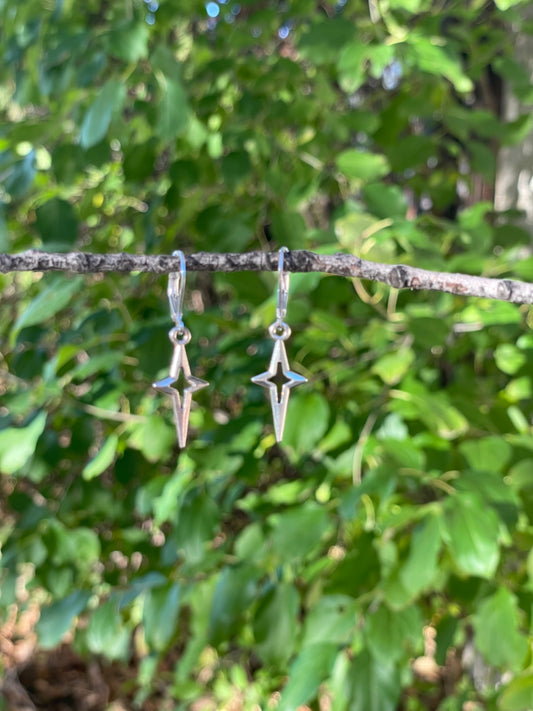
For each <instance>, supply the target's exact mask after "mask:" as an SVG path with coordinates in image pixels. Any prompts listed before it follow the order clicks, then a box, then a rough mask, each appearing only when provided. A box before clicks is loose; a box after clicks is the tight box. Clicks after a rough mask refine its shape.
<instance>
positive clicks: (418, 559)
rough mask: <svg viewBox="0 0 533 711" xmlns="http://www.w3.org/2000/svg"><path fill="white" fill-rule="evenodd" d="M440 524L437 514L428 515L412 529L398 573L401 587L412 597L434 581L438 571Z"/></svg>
mask: <svg viewBox="0 0 533 711" xmlns="http://www.w3.org/2000/svg"><path fill="white" fill-rule="evenodd" d="M440 526H441V524H440V519H439V518H438V517H437V516H428V517H427V518H426V519H424V521H422V523H420V524H419V525H418V526H417V527H416V528H415V530H414V531H413V535H412V537H411V545H410V548H409V555H408V556H407V559H406V561H405V563H404V564H403V565H402V567H401V568H400V573H399V577H400V580H401V582H402V585H403V587H404V588H405V589H406V590H407V591H408V592H409V594H410V596H411V598H413V599H414V598H415V597H416V596H417V595H419V594H420V593H421V592H423V591H424V590H426V589H427V588H428V587H429V586H430V585H431V584H432V583H433V582H434V579H435V577H436V575H437V574H438V572H439V568H438V557H439V552H440V548H441V534H440Z"/></svg>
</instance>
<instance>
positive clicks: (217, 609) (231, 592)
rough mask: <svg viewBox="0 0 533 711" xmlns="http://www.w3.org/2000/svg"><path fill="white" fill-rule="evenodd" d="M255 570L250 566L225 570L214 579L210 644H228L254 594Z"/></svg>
mask: <svg viewBox="0 0 533 711" xmlns="http://www.w3.org/2000/svg"><path fill="white" fill-rule="evenodd" d="M257 575H258V573H257V570H256V569H255V568H253V567H252V566H250V565H237V566H231V567H230V566H227V567H225V568H223V569H222V570H221V572H220V574H219V576H218V580H217V584H216V587H215V592H214V596H213V605H212V607H211V614H210V618H209V636H210V639H211V641H212V643H213V644H220V643H221V642H223V641H226V640H229V639H230V638H231V637H232V635H233V634H234V632H235V631H236V630H237V628H238V626H239V622H240V620H241V618H242V615H243V614H244V612H245V610H246V608H247V607H248V605H249V604H250V602H251V601H252V599H253V596H254V594H255V590H256V585H257Z"/></svg>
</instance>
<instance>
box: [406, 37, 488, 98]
mask: <svg viewBox="0 0 533 711" xmlns="http://www.w3.org/2000/svg"><path fill="white" fill-rule="evenodd" d="M407 41H408V43H409V45H410V47H411V49H412V51H413V57H414V60H415V62H416V65H417V66H418V67H419V69H421V70H422V71H424V72H428V73H429V74H433V75H436V76H443V77H446V79H448V80H449V81H450V82H451V83H452V84H453V86H454V87H455V89H456V90H457V91H460V92H468V91H472V89H473V87H474V85H473V83H472V80H471V79H470V78H469V77H468V76H466V74H465V73H464V72H463V70H462V67H461V63H460V61H459V59H458V58H457V57H455V56H454V55H453V54H452V52H451V51H450V49H449V47H443V46H440V45H439V44H438V43H439V42H440V41H441V40H440V38H434V37H425V36H422V35H417V34H415V33H411V34H409V35H408V39H407Z"/></svg>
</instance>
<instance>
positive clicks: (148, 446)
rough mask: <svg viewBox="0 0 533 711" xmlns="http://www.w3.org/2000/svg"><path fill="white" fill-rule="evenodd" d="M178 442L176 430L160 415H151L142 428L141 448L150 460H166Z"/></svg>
mask: <svg viewBox="0 0 533 711" xmlns="http://www.w3.org/2000/svg"><path fill="white" fill-rule="evenodd" d="M175 444H176V430H175V428H174V427H172V425H171V424H169V423H168V422H167V421H166V420H164V419H163V418H162V417H160V416H158V415H150V417H147V418H146V422H144V424H143V425H142V428H141V437H140V450H141V452H142V453H143V455H144V457H145V458H146V459H147V460H148V461H149V462H161V461H165V460H166V459H168V458H169V457H170V455H171V454H172V450H173V448H174V446H175Z"/></svg>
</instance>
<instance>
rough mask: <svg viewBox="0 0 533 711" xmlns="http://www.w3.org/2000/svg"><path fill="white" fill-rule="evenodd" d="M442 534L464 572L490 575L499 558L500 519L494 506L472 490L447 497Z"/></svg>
mask: <svg viewBox="0 0 533 711" xmlns="http://www.w3.org/2000/svg"><path fill="white" fill-rule="evenodd" d="M447 504H448V505H447V510H446V516H445V526H444V529H443V535H444V538H445V540H446V543H447V545H448V548H449V550H450V553H451V555H452V557H453V559H454V560H455V563H456V565H457V567H458V568H459V569H460V570H461V572H463V573H465V574H467V575H477V576H479V577H482V578H491V577H492V576H493V575H494V572H495V571H496V568H497V566H498V561H499V559H500V547H499V533H500V530H499V522H498V517H497V516H496V513H495V512H494V510H493V509H491V508H487V506H486V505H485V504H484V502H483V501H482V500H481V499H479V497H477V496H475V495H473V494H463V493H461V494H458V495H455V496H452V497H450V498H449V499H448V501H447Z"/></svg>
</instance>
